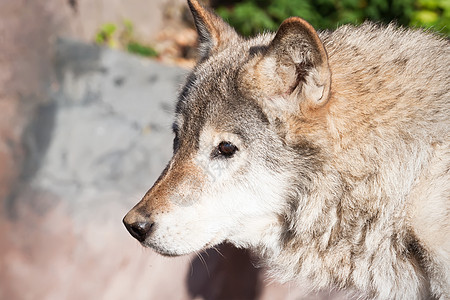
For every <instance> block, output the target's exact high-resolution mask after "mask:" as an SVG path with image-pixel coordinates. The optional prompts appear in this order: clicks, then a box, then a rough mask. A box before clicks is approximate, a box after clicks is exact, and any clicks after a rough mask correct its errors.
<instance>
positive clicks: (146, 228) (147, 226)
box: [123, 218, 153, 242]
mask: <svg viewBox="0 0 450 300" xmlns="http://www.w3.org/2000/svg"><path fill="white" fill-rule="evenodd" d="M123 223H124V224H125V227H126V228H127V230H128V232H129V233H130V234H131V235H132V236H133V237H134V238H135V239H137V240H138V241H139V242H143V241H144V240H145V239H146V238H147V236H148V234H149V233H150V230H151V229H152V227H153V223H152V222H134V223H131V224H129V223H127V222H126V221H125V218H124V220H123Z"/></svg>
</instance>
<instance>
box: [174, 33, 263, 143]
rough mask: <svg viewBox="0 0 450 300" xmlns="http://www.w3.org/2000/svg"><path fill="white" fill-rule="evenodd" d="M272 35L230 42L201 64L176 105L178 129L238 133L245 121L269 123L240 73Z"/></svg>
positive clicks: (192, 131)
mask: <svg viewBox="0 0 450 300" xmlns="http://www.w3.org/2000/svg"><path fill="white" fill-rule="evenodd" d="M270 39H271V35H262V36H261V37H260V38H259V39H258V40H249V41H245V42H242V43H240V44H239V45H231V46H230V47H228V49H224V50H223V51H222V52H220V53H219V54H218V55H216V56H211V57H208V58H207V59H206V60H204V61H202V62H201V63H199V64H198V65H197V66H196V67H195V69H194V70H193V71H192V72H191V73H190V74H189V75H188V76H187V79H186V82H185V84H184V86H183V87H182V89H181V91H180V93H179V96H178V101H177V104H176V108H175V116H176V118H175V122H174V124H173V129H174V131H176V132H189V133H190V134H193V133H196V134H199V132H200V130H201V128H203V127H204V126H205V125H210V126H213V127H214V128H216V129H218V130H221V131H227V132H231V133H235V134H238V135H239V134H240V133H242V132H241V131H243V130H245V128H246V127H245V126H242V125H243V123H242V121H244V120H245V124H246V125H248V126H251V125H257V124H259V125H261V123H263V124H268V118H267V116H266V115H265V113H264V112H263V110H262V108H261V107H260V106H259V104H258V103H257V102H256V101H254V100H253V99H250V98H248V97H246V93H245V92H243V90H244V89H245V85H244V83H242V82H241V81H240V78H239V74H240V71H241V69H242V67H243V66H245V65H246V64H247V63H248V62H249V61H250V60H252V59H255V58H256V57H255V56H258V54H259V53H261V52H263V51H264V49H265V48H266V47H267V45H268V43H269V42H270Z"/></svg>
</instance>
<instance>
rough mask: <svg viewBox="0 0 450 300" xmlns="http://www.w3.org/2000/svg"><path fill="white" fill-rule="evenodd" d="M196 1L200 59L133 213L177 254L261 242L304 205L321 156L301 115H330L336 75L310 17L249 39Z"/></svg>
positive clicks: (153, 242) (159, 247)
mask: <svg viewBox="0 0 450 300" xmlns="http://www.w3.org/2000/svg"><path fill="white" fill-rule="evenodd" d="M188 3H189V6H190V9H191V11H192V14H193V16H194V20H195V25H196V27H197V31H198V34H199V44H200V59H199V62H198V64H197V65H196V67H195V68H194V70H193V71H192V73H191V74H190V75H189V76H188V78H187V82H186V84H185V86H184V87H183V89H182V90H181V92H180V95H179V98H178V103H177V106H176V112H175V115H176V120H175V122H174V124H173V131H174V134H175V138H174V145H173V158H172V159H171V161H170V162H169V163H168V165H167V167H166V168H165V170H164V171H163V172H162V174H161V176H160V177H159V179H158V180H157V181H156V183H155V184H154V185H153V187H152V188H151V189H150V190H149V191H148V192H147V194H146V195H145V196H144V197H143V199H142V200H141V201H140V202H139V203H138V204H137V205H136V206H135V207H134V208H133V209H132V210H131V211H130V212H129V213H128V214H127V215H126V216H125V218H124V223H125V226H126V227H127V229H128V231H129V232H130V233H131V234H132V235H133V236H134V237H135V238H136V239H137V240H139V241H140V242H141V243H142V245H144V246H147V247H151V248H153V249H155V250H156V251H157V252H159V253H161V254H163V255H169V256H175V255H183V254H188V253H191V252H195V251H199V250H202V249H205V248H208V247H213V246H215V245H217V244H219V243H221V242H224V241H229V242H232V243H234V244H235V245H237V246H240V247H257V246H258V245H259V244H260V243H261V242H262V241H263V240H264V239H267V238H270V236H272V235H273V232H274V231H280V230H286V228H284V229H282V228H281V227H282V226H284V225H283V224H284V223H285V222H284V221H285V220H284V219H286V218H287V217H286V214H287V211H292V209H290V207H289V206H292V205H296V206H298V205H301V203H300V204H299V201H300V200H299V199H300V198H301V197H302V196H301V195H299V194H298V193H299V191H304V192H305V193H306V192H307V189H308V184H309V183H310V181H311V180H313V179H312V174H313V173H314V170H315V169H316V168H318V167H319V165H320V163H319V161H320V159H319V158H318V156H319V155H320V153H319V151H318V150H317V148H316V147H315V146H314V143H313V142H311V140H310V139H307V138H306V137H307V136H308V132H309V131H310V130H311V129H310V128H308V127H307V126H304V127H302V128H300V127H299V124H300V123H301V119H302V118H308V119H314V120H319V119H320V118H321V113H320V111H321V109H322V108H323V107H324V106H326V104H327V102H328V98H329V95H330V83H331V72H330V70H329V66H328V59H327V53H326V51H325V48H324V46H323V45H322V42H321V41H320V39H319V37H318V35H317V33H316V32H315V30H314V29H313V28H312V27H311V25H309V24H308V23H307V22H306V21H304V20H302V19H300V18H296V17H294V18H289V19H287V20H286V21H284V22H283V23H282V24H281V26H280V28H279V29H278V31H277V32H276V34H263V35H259V36H257V37H255V38H253V39H244V38H243V37H241V36H239V35H238V34H237V33H236V32H235V31H234V30H233V29H232V28H231V27H230V26H229V25H228V24H226V23H225V22H224V21H223V20H222V19H220V18H219V17H218V16H216V15H215V14H214V13H213V12H211V11H209V10H208V9H206V8H204V7H203V6H202V5H200V4H199V2H197V1H196V0H189V1H188ZM312 123H318V122H308V124H312ZM302 132H303V134H302ZM294 185H295V188H294V187H293V186H294ZM266 242H267V241H266Z"/></svg>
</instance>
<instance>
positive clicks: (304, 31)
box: [241, 17, 331, 113]
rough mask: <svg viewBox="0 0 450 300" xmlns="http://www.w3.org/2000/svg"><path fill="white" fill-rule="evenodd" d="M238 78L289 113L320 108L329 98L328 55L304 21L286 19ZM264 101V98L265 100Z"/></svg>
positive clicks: (312, 30) (329, 74)
mask: <svg viewBox="0 0 450 300" xmlns="http://www.w3.org/2000/svg"><path fill="white" fill-rule="evenodd" d="M241 75H242V77H241V79H242V80H243V82H245V84H246V85H249V86H251V87H252V88H253V91H259V95H258V96H259V97H260V99H269V100H268V101H269V102H270V101H271V102H273V103H266V104H268V105H270V106H275V108H278V109H281V110H288V111H291V112H292V113H295V112H296V111H298V109H301V110H302V111H306V110H311V109H315V108H319V107H321V106H323V105H324V104H325V103H327V101H328V98H329V97H330V86H331V71H330V68H329V66H328V56H327V53H326V50H325V47H324V46H323V44H322V42H321V41H320V39H319V36H318V35H317V32H316V31H315V30H314V28H313V27H312V26H311V25H310V24H309V23H308V22H306V21H305V20H303V19H301V18H298V17H292V18H289V19H287V20H285V21H284V22H283V23H282V24H281V25H280V28H279V29H278V31H277V33H276V35H275V37H274V39H273V40H272V41H271V42H270V44H269V45H268V47H267V48H266V51H264V52H263V54H262V56H261V57H260V58H259V59H255V60H253V61H251V62H250V63H249V64H248V66H246V67H245V68H244V72H243V73H242V74H241ZM266 102H267V101H266Z"/></svg>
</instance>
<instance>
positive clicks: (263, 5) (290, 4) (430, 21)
mask: <svg viewBox="0 0 450 300" xmlns="http://www.w3.org/2000/svg"><path fill="white" fill-rule="evenodd" d="M217 13H218V14H219V15H220V16H221V17H223V18H224V19H225V20H227V21H228V22H229V23H230V24H231V25H232V26H233V27H235V28H236V29H237V30H238V31H239V32H240V33H241V34H243V35H246V36H248V35H253V34H256V33H258V32H260V31H261V30H263V29H267V30H272V31H273V30H276V29H277V27H278V26H279V24H280V23H281V22H282V21H283V20H284V19H286V18H288V17H290V16H299V17H302V18H304V19H305V20H307V21H308V22H310V23H311V24H312V25H313V26H314V27H315V28H317V29H333V28H336V26H338V25H340V24H347V23H351V24H360V23H362V22H364V20H372V21H377V22H383V23H389V22H392V21H394V22H396V23H397V24H399V25H404V26H416V27H431V28H432V29H433V30H436V31H440V32H442V33H444V34H447V35H450V1H449V0H243V1H239V2H236V3H235V4H234V5H232V6H227V7H225V6H220V7H218V8H217Z"/></svg>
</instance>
